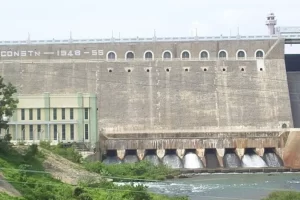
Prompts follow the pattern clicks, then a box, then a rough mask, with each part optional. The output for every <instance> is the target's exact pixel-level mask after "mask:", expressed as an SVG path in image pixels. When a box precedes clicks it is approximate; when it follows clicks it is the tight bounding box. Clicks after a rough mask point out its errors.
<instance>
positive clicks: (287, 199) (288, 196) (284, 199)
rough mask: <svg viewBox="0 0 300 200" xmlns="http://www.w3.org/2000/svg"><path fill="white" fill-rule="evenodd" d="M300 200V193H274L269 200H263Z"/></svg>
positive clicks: (267, 199) (266, 199)
mask: <svg viewBox="0 0 300 200" xmlns="http://www.w3.org/2000/svg"><path fill="white" fill-rule="evenodd" d="M298 199H300V192H294V191H280V192H279V191H277V192H272V193H271V194H270V195H269V196H268V197H267V198H265V199H263V200H298Z"/></svg>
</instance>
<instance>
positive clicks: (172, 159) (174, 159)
mask: <svg viewBox="0 0 300 200" xmlns="http://www.w3.org/2000/svg"><path fill="white" fill-rule="evenodd" d="M162 161H163V164H164V165H167V166H168V167H170V168H172V169H179V168H182V167H183V166H182V162H181V160H180V158H179V157H178V156H177V155H165V156H164V157H163V160H162Z"/></svg>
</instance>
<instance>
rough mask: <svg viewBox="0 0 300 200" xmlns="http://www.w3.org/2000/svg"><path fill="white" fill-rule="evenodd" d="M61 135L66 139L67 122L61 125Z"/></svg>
mask: <svg viewBox="0 0 300 200" xmlns="http://www.w3.org/2000/svg"><path fill="white" fill-rule="evenodd" d="M61 137H62V140H66V125H65V124H63V125H61Z"/></svg>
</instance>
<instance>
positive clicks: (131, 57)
mask: <svg viewBox="0 0 300 200" xmlns="http://www.w3.org/2000/svg"><path fill="white" fill-rule="evenodd" d="M133 59H134V53H133V52H131V51H130V52H127V53H126V60H133Z"/></svg>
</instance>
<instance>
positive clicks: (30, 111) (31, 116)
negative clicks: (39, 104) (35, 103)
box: [29, 108, 33, 120]
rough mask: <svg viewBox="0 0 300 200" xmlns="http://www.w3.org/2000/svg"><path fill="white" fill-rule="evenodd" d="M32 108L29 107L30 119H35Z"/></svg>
mask: <svg viewBox="0 0 300 200" xmlns="http://www.w3.org/2000/svg"><path fill="white" fill-rule="evenodd" d="M32 112H33V111H32V108H30V109H29V120H33V113H32Z"/></svg>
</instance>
